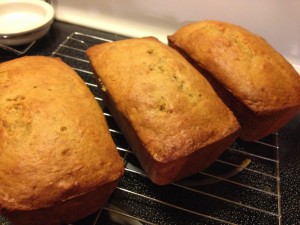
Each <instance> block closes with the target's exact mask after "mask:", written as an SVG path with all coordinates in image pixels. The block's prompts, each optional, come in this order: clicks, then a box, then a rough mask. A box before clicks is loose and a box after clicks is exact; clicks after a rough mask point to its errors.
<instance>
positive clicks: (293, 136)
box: [0, 21, 300, 225]
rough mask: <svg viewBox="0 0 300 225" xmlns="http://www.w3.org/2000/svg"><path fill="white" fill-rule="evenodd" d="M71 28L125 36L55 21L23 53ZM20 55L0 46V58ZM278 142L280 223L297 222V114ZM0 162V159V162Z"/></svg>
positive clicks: (49, 47)
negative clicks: (42, 35)
mask: <svg viewBox="0 0 300 225" xmlns="http://www.w3.org/2000/svg"><path fill="white" fill-rule="evenodd" d="M73 32H81V33H86V34H90V35H96V36H101V37H103V38H108V39H111V40H119V39H124V38H126V37H123V36H120V35H116V34H111V33H107V32H102V31H98V30H94V29H90V28H85V27H81V26H77V25H73V24H68V23H64V22H60V21H55V22H54V23H53V24H52V26H51V29H50V31H49V32H48V33H47V34H46V35H45V36H44V37H43V38H41V39H40V40H38V41H37V42H36V43H35V44H34V45H33V46H32V48H31V49H30V50H29V51H28V52H27V53H26V54H25V55H45V56H50V55H51V53H52V52H53V51H54V50H55V49H56V48H57V47H58V46H59V45H60V44H61V43H62V42H63V41H64V40H65V39H66V37H67V36H69V35H70V34H72V33H73ZM17 57H20V56H18V55H16V54H15V53H11V52H8V51H6V50H2V49H0V62H4V61H7V60H11V59H14V58H17ZM279 146H280V160H281V161H280V179H281V180H280V189H281V200H282V201H281V206H282V223H283V224H288V225H289V224H300V115H298V117H297V118H295V119H294V120H293V121H291V122H290V123H288V124H287V125H286V126H285V127H284V128H282V129H281V131H280V132H279ZM0 163H2V162H0ZM0 224H1V223H0Z"/></svg>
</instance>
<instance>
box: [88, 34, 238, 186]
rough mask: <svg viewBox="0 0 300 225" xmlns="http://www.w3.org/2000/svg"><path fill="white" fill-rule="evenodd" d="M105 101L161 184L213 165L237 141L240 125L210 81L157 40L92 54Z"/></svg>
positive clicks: (94, 49)
mask: <svg viewBox="0 0 300 225" xmlns="http://www.w3.org/2000/svg"><path fill="white" fill-rule="evenodd" d="M87 55H88V57H89V58H90V61H91V65H92V67H93V69H94V71H95V74H96V76H97V77H98V78H99V81H100V83H101V84H102V92H103V98H104V102H105V103H106V105H107V107H108V109H109V110H110V112H111V113H112V115H113V117H114V119H115V120H116V121H117V123H118V125H119V126H120V128H121V130H122V132H123V133H124V135H125V137H126V138H127V140H128V142H129V144H130V146H131V148H132V149H133V151H134V153H135V154H136V155H137V158H138V159H139V161H140V163H141V165H142V167H143V168H144V170H145V172H146V173H147V174H148V175H149V177H150V179H151V180H152V181H153V182H154V183H156V184H160V185H163V184H168V183H170V182H173V181H176V180H179V179H181V178H183V177H186V176H188V175H191V174H194V173H196V172H198V171H199V170H202V169H204V168H206V167H207V166H209V165H210V164H211V163H212V162H214V161H215V160H216V158H217V157H218V156H219V155H220V154H221V153H222V152H223V151H224V150H225V149H226V147H228V145H230V144H231V143H232V142H233V141H234V140H235V138H236V136H237V132H238V131H239V124H238V122H237V120H236V118H235V117H234V116H233V113H232V112H231V111H230V110H229V109H228V108H227V107H226V106H225V105H224V104H223V102H222V101H221V100H220V99H219V98H218V96H217V94H216V93H215V92H214V90H213V88H212V87H211V86H210V85H209V83H208V82H207V81H206V79H205V78H204V77H202V76H201V74H199V72H197V70H195V69H194V68H193V67H192V66H191V65H190V64H189V63H188V62H187V61H186V60H185V59H184V58H183V57H182V56H181V55H180V54H178V53H177V52H176V51H174V50H173V49H172V48H170V47H168V46H166V45H164V44H162V43H160V42H159V41H158V40H157V39H156V38H153V37H146V38H136V39H128V40H122V41H117V42H113V43H105V44H99V45H96V46H93V47H91V48H90V49H88V50H87Z"/></svg>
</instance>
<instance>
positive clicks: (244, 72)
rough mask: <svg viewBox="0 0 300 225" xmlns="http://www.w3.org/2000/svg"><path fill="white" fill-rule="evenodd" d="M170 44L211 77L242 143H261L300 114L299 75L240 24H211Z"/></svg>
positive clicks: (195, 26)
mask: <svg viewBox="0 0 300 225" xmlns="http://www.w3.org/2000/svg"><path fill="white" fill-rule="evenodd" d="M168 40H169V45H170V46H172V47H174V48H175V49H177V50H178V51H179V52H181V53H182V54H183V55H184V56H185V57H187V58H188V60H189V61H190V62H191V63H192V64H193V65H195V67H196V68H198V69H199V70H200V71H202V72H203V73H204V74H205V75H206V76H207V79H208V80H209V81H210V82H211V84H212V85H213V86H214V87H215V89H216V91H217V92H218V93H219V96H220V97H221V98H222V99H223V101H224V102H225V103H226V104H227V106H229V108H230V109H231V110H232V111H233V112H234V113H235V115H236V117H237V119H238V120H239V122H240V124H241V134H240V138H242V139H244V140H246V141H254V140H257V139H261V138H263V137H265V136H267V135H268V134H270V133H272V132H274V131H276V130H278V129H279V128H281V127H282V126H283V125H284V124H285V123H287V122H288V121H289V120H290V119H292V118H293V117H294V116H295V114H296V113H297V112H298V111H299V107H300V78H299V75H298V73H297V72H296V70H295V69H294V68H293V67H292V65H291V64H290V63H289V62H288V61H287V60H286V59H285V58H284V57H283V56H282V55H280V54H279V53H278V52H277V51H276V50H275V49H274V48H273V47H272V46H270V44H268V43H267V42H266V41H265V40H264V39H263V38H261V37H259V36H258V35H255V34H253V33H251V32H250V31H248V30H246V29H244V28H242V27H240V26H237V25H234V24H230V23H225V22H221V21H210V20H208V21H200V22H194V23H191V24H188V25H186V26H184V27H182V28H180V29H179V30H178V31H176V32H175V34H173V35H170V36H169V37H168ZM202 69H204V70H206V71H207V72H208V73H205V72H204V71H203V70H202Z"/></svg>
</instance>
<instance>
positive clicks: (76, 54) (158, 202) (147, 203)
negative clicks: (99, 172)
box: [52, 32, 281, 225]
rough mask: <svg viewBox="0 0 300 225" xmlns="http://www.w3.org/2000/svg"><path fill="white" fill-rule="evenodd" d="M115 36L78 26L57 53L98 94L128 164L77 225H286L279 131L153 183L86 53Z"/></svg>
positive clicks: (112, 132) (236, 144)
mask: <svg viewBox="0 0 300 225" xmlns="http://www.w3.org/2000/svg"><path fill="white" fill-rule="evenodd" d="M111 41H112V40H108V39H103V38H101V37H96V36H91V35H88V34H83V33H78V32H75V33H72V34H71V35H70V36H68V37H66V39H65V40H64V41H63V42H62V43H61V44H60V45H59V46H58V48H57V49H56V50H55V51H54V52H53V53H52V56H53V57H60V58H62V59H63V60H64V61H65V62H67V63H68V64H69V65H70V66H72V67H73V68H74V69H75V71H77V73H78V74H79V75H80V76H81V77H82V78H83V79H84V80H85V82H86V84H87V86H88V87H89V88H90V89H91V91H92V92H93V94H94V95H95V98H96V100H97V101H98V102H99V104H100V105H101V106H102V108H103V111H104V115H105V117H106V119H107V122H108V125H109V127H110V132H111V134H112V136H113V139H114V141H115V143H116V145H117V148H118V150H119V152H120V154H121V155H122V157H123V158H124V163H125V167H126V168H125V175H124V178H123V179H122V180H121V182H120V183H119V186H118V187H117V189H116V191H115V192H114V194H113V195H112V196H111V198H110V200H109V202H108V204H107V205H106V207H104V208H103V209H102V210H101V211H99V212H98V213H96V214H93V215H91V216H90V217H88V218H84V219H83V220H81V221H78V222H76V223H74V225H81V224H85V225H92V224H93V225H94V224H98V225H99V224H101V225H102V224H133V225H140V224H278V225H281V197H280V177H279V155H278V151H279V147H278V146H279V144H278V134H277V133H274V134H272V135H270V136H268V137H267V138H265V139H263V140H261V141H257V142H253V143H247V142H243V141H240V140H237V141H236V142H235V143H234V144H233V145H232V146H231V147H230V148H228V149H227V151H225V153H224V154H223V155H222V156H221V157H220V158H219V159H218V160H217V161H216V162H215V163H214V164H213V165H212V166H211V167H209V168H208V169H206V170H205V171H202V172H200V173H199V174H197V175H195V176H193V177H191V178H187V179H184V180H182V181H180V182H178V183H173V184H170V185H167V186H157V185H155V184H153V183H151V181H150V180H149V179H148V178H147V176H146V174H144V172H143V170H142V169H141V167H140V166H139V163H138V161H137V160H136V158H135V156H134V154H133V153H132V152H131V150H130V147H129V146H128V144H127V142H126V140H125V138H124V137H123V135H122V133H121V132H120V130H119V128H118V126H117V124H116V123H115V122H114V120H113V118H112V117H111V115H110V113H109V112H108V111H107V109H106V108H105V106H103V103H102V98H101V95H100V94H99V90H98V86H97V82H96V80H95V78H94V76H93V73H92V71H91V69H90V65H89V60H88V58H87V56H86V55H85V51H86V49H87V48H89V47H91V46H92V45H94V44H99V43H102V42H111Z"/></svg>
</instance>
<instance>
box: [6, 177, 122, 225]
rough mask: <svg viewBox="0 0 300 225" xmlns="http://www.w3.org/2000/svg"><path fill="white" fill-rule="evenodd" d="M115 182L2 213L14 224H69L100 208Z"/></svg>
mask: <svg viewBox="0 0 300 225" xmlns="http://www.w3.org/2000/svg"><path fill="white" fill-rule="evenodd" d="M117 184H118V181H116V182H112V183H107V184H105V185H103V186H101V187H99V188H98V189H96V190H93V191H91V192H89V193H84V194H82V195H80V196H77V197H75V198H72V199H68V200H66V201H62V202H60V203H58V204H55V205H52V206H49V207H46V208H40V209H36V210H30V211H26V210H24V211H8V210H3V211H2V215H3V216H5V217H6V218H8V219H9V220H10V222H12V223H13V224H14V225H19V224H20V225H61V224H70V223H73V222H75V221H76V220H78V219H79V218H84V217H86V216H89V215H91V214H92V213H95V212H97V211H98V210H100V209H101V208H102V207H103V206H104V205H105V203H106V202H107V200H108V198H109V197H110V195H111V194H112V192H113V191H114V190H115V188H116V186H117ZM45 194H47V193H45ZM70 212H72V213H70Z"/></svg>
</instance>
